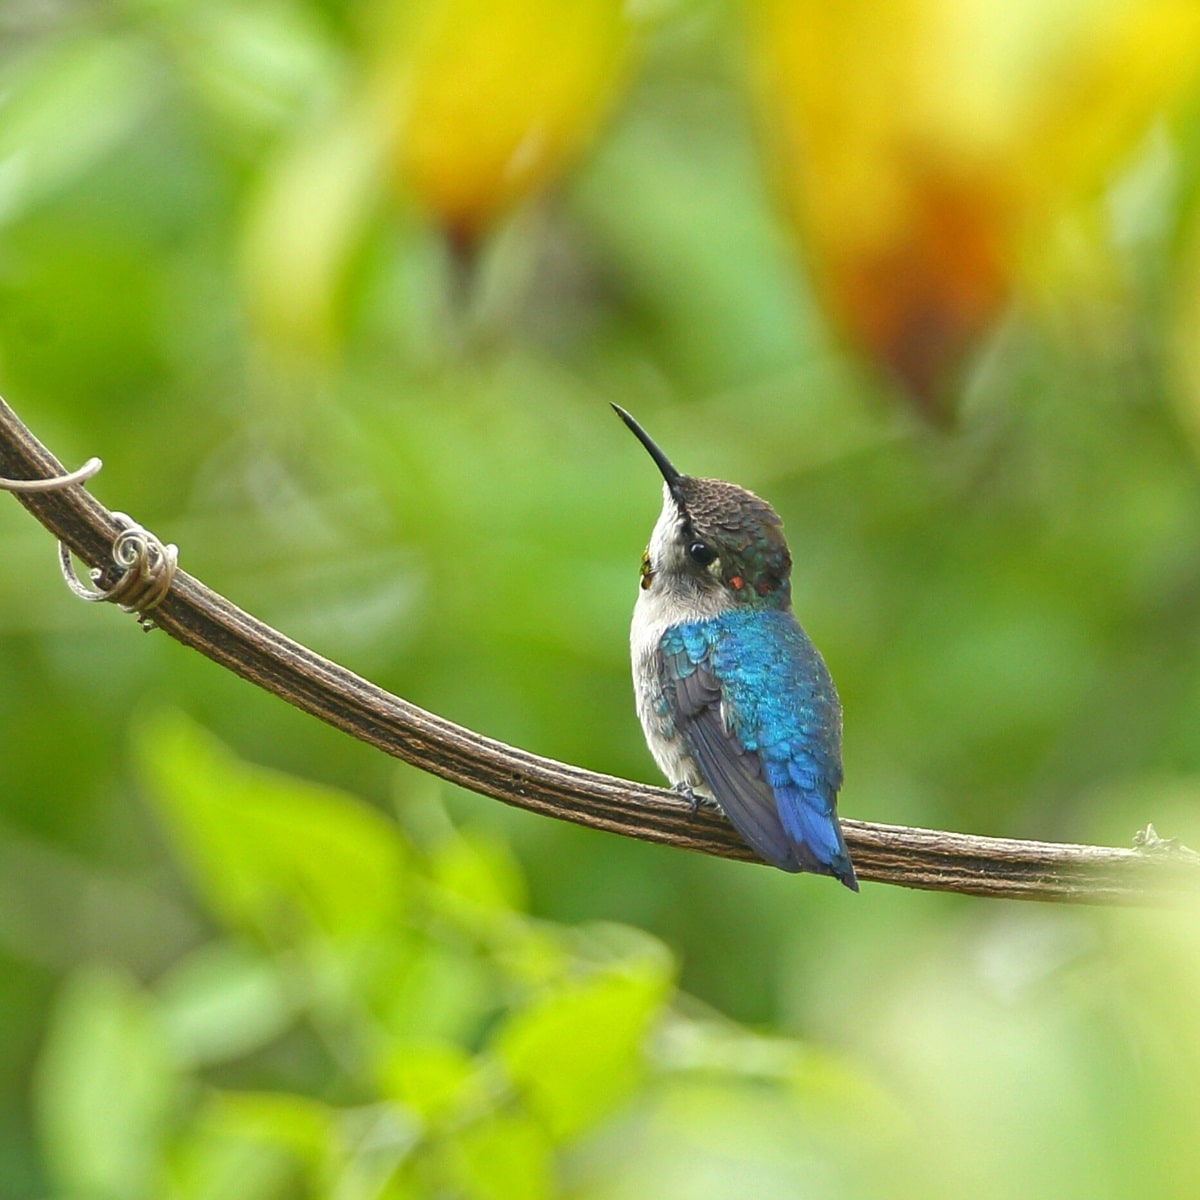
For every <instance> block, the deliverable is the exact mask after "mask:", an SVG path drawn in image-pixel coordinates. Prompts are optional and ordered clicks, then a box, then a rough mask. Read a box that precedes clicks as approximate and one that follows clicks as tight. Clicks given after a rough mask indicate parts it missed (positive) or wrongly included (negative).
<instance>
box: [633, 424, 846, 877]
mask: <svg viewBox="0 0 1200 1200" xmlns="http://www.w3.org/2000/svg"><path fill="white" fill-rule="evenodd" d="M613 408H614V409H615V410H616V413H617V415H618V416H619V417H620V418H621V420H622V421H624V422H625V424H626V425H627V426H629V428H630V430H631V431H632V432H633V434H634V436H635V437H636V438H637V439H638V441H639V442H641V443H642V445H643V446H644V447H645V448H646V450H647V451H648V452H649V454H650V457H651V458H652V459H653V460H654V462H655V464H656V465H657V467H658V469H659V470H660V471H661V472H662V476H663V480H664V482H663V506H662V512H661V513H660V514H659V517H658V521H657V522H656V523H655V526H654V530H653V532H652V533H651V535H650V544H649V546H648V547H647V548H646V552H645V553H644V554H643V555H642V567H641V586H640V589H639V591H638V597H637V603H636V604H635V605H634V609H633V624H632V626H631V628H630V637H629V641H630V650H631V652H632V658H633V686H634V694H635V697H636V701H637V713H638V717H639V719H640V720H641V723H642V730H643V731H644V733H645V735H646V744H647V745H648V746H649V748H650V753H651V754H652V755H653V756H654V759H655V761H656V762H657V763H658V766H659V768H660V769H661V770H662V772H663V774H664V775H666V776H667V778H668V779H669V780H670V781H671V784H672V786H673V787H674V788H675V790H676V791H678V792H680V793H681V794H683V795H684V796H686V797H687V798H688V799H689V800H690V801H691V803H692V810H693V812H694V811H695V809H696V806H697V805H698V804H699V803H700V802H701V801H707V802H710V803H711V802H715V803H716V805H717V806H718V807H719V808H720V810H721V811H722V812H723V813H724V814H725V816H726V817H728V818H729V820H730V821H731V822H732V824H733V826H734V828H735V829H736V830H737V831H738V833H740V834H741V836H742V837H743V838H744V839H745V841H746V842H747V843H748V844H749V845H750V846H751V847H753V849H754V850H755V851H757V852H758V854H759V855H760V856H761V857H762V858H763V859H765V860H766V861H767V862H769V863H771V864H772V865H773V866H776V867H778V868H779V869H780V870H783V871H811V872H814V873H816V874H819V875H833V876H834V877H835V878H837V879H840V880H841V882H842V883H844V884H845V885H846V887H848V888H850V889H851V890H852V891H858V880H857V878H856V877H855V874H854V867H853V865H852V864H851V862H850V854H849V851H847V849H846V841H845V838H844V837H843V836H842V829H841V826H840V825H839V824H838V818H837V794H838V789H839V788H840V787H841V785H842V706H841V702H840V701H839V700H838V694H837V689H836V688H835V687H834V684H833V679H832V678H831V677H830V674H829V670H828V668H827V667H826V666H825V662H824V660H823V659H822V658H821V655H820V652H819V651H818V650H817V648H816V646H814V645H813V643H812V642H811V641H810V640H809V637H808V635H807V634H806V633H805V632H804V630H803V629H802V628H801V627H800V623H799V621H797V620H796V617H795V614H794V613H793V612H792V600H791V582H790V576H791V570H792V558H791V554H790V553H789V552H788V547H787V542H786V541H785V539H784V536H783V522H782V521H781V520H780V519H779V516H778V514H777V513H776V512H775V510H774V509H773V508H772V507H771V506H770V505H769V504H768V503H767V502H766V501H765V500H761V499H759V497H758V496H756V495H754V493H753V492H748V491H747V490H746V489H745V488H741V487H738V486H737V485H736V484H733V483H724V482H722V481H721V480H719V479H698V478H696V477H694V476H691V475H681V474H680V473H679V472H678V471H677V470H676V469H675V468H674V467H673V466H672V465H671V462H670V460H669V459H668V458H667V456H666V455H665V454H664V453H663V452H662V450H660V449H659V448H658V446H657V445H656V444H655V443H654V442H653V441H652V440H651V438H650V436H649V434H647V433H646V431H645V430H644V429H643V428H642V427H641V426H640V425H639V424H638V423H637V421H635V420H634V419H633V417H631V416H630V415H629V413H627V412H626V411H625V410H624V409H623V408H621V407H619V406H618V405H616V404H614V405H613Z"/></svg>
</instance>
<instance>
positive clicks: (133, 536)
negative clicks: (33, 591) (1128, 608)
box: [58, 512, 179, 631]
mask: <svg viewBox="0 0 1200 1200" xmlns="http://www.w3.org/2000/svg"><path fill="white" fill-rule="evenodd" d="M113 516H114V517H115V518H116V520H117V521H118V522H119V523H120V524H121V525H123V526H124V528H123V529H122V530H121V532H120V533H119V534H117V536H116V538H115V539H114V541H113V548H112V559H113V563H114V564H115V566H117V567H118V568H119V569H120V572H121V574H120V576H119V577H118V579H117V581H116V582H115V583H113V584H112V585H111V586H109V587H101V586H99V585H101V584H102V583H103V581H104V579H105V577H106V575H107V574H108V571H107V570H106V569H105V568H103V567H93V568H92V569H91V571H89V572H88V577H89V579H90V580H91V582H92V584H93V585H96V586H95V587H88V586H87V585H86V584H84V583H81V582H80V580H79V576H78V575H76V574H75V568H74V567H73V566H72V564H71V552H70V551H69V550H68V549H67V547H66V546H65V545H64V544H63V543H62V542H59V543H58V561H59V566H60V567H61V568H62V574H63V579H65V580H66V583H67V586H68V587H69V588H70V589H71V591H72V592H74V593H75V595H76V596H78V597H79V598H80V599H81V600H88V601H91V602H93V603H105V602H106V603H109V604H117V605H119V606H120V607H121V609H122V611H124V612H129V613H137V616H138V624H139V625H140V626H141V627H142V628H143V629H145V630H147V631H148V630H151V629H153V628H154V624H155V623H154V619H153V618H152V617H150V616H149V615H148V614H149V613H151V612H153V610H154V609H155V608H157V607H158V605H159V604H160V603H161V602H162V599H163V597H164V596H165V595H166V594H167V592H168V591H169V590H170V588H171V581H172V580H173V579H174V578H175V570H176V567H177V565H178V561H179V548H178V547H177V546H174V545H166V546H164V545H163V544H162V542H160V541H159V540H158V538H157V537H155V536H154V534H152V533H151V532H150V531H149V530H147V529H143V528H142V527H141V526H140V525H139V524H138V523H137V522H136V521H134V520H133V519H132V518H131V517H128V516H126V515H125V513H120V512H114V513H113Z"/></svg>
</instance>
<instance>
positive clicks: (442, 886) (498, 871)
mask: <svg viewBox="0 0 1200 1200" xmlns="http://www.w3.org/2000/svg"><path fill="white" fill-rule="evenodd" d="M430 873H431V874H432V876H433V882H434V884H435V885H436V886H437V888H438V889H439V892H440V895H439V896H438V899H439V900H443V901H447V902H451V903H453V904H455V905H457V906H458V907H460V908H461V910H463V912H465V913H470V914H471V915H473V916H475V917H477V918H481V919H485V920H486V919H489V918H490V919H494V918H495V917H498V916H507V915H508V914H509V913H511V912H514V911H517V912H519V911H521V910H523V909H524V907H525V904H526V896H525V880H524V879H523V878H522V876H521V868H520V867H519V866H518V864H517V862H516V860H515V859H514V858H513V856H512V853H511V852H510V851H509V849H508V847H507V846H505V845H504V844H503V843H502V842H498V841H496V840H494V839H488V838H484V837H482V836H480V835H478V834H470V833H463V834H458V835H456V836H454V837H449V838H447V839H446V840H445V841H444V842H443V843H442V844H441V845H440V846H439V847H438V848H437V851H436V852H435V853H434V854H433V856H432V859H431V862H430Z"/></svg>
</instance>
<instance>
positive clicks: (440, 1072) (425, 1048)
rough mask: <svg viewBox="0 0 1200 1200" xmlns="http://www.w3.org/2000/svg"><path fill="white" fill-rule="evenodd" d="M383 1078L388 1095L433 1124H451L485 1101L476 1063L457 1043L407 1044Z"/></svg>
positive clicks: (396, 1053) (385, 1065) (391, 1056)
mask: <svg viewBox="0 0 1200 1200" xmlns="http://www.w3.org/2000/svg"><path fill="white" fill-rule="evenodd" d="M379 1075H380V1087H381V1089H382V1091H383V1092H384V1094H385V1095H387V1096H389V1097H390V1098H391V1099H393V1100H395V1101H396V1102H397V1103H399V1104H402V1105H404V1107H405V1108H407V1109H408V1110H409V1111H410V1112H413V1113H415V1114H416V1115H417V1116H418V1117H420V1118H421V1120H423V1121H425V1122H427V1123H429V1124H437V1123H439V1122H445V1121H447V1120H450V1119H452V1118H453V1117H454V1116H455V1115H456V1114H457V1113H458V1112H459V1111H460V1110H461V1109H463V1108H464V1107H470V1106H472V1105H476V1104H479V1103H481V1102H482V1101H483V1099H484V1095H483V1090H482V1088H481V1087H480V1086H479V1072H478V1068H477V1066H476V1064H475V1061H474V1059H472V1058H471V1056H470V1055H469V1054H468V1053H467V1052H466V1051H465V1050H463V1049H462V1048H461V1047H460V1046H457V1045H455V1044H454V1043H453V1042H442V1041H421V1042H417V1041H413V1042H404V1043H402V1044H401V1045H399V1046H397V1047H396V1048H395V1049H394V1050H393V1051H392V1052H391V1053H390V1054H389V1055H388V1057H387V1059H386V1061H385V1062H384V1063H383V1065H382V1066H381V1068H380V1072H379Z"/></svg>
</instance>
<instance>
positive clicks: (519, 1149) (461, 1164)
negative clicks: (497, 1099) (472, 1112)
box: [447, 1114, 553, 1200]
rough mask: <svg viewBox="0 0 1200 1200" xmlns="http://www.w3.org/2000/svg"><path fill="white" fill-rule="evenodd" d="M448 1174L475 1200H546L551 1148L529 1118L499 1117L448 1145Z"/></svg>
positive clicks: (474, 1128)
mask: <svg viewBox="0 0 1200 1200" xmlns="http://www.w3.org/2000/svg"><path fill="white" fill-rule="evenodd" d="M447 1159H448V1165H449V1170H450V1174H451V1175H452V1176H453V1177H454V1178H455V1181H456V1183H457V1185H458V1188H460V1189H461V1191H462V1192H463V1193H464V1194H465V1195H466V1196H468V1197H470V1198H471V1200H545V1198H546V1197H548V1196H550V1195H551V1191H552V1183H553V1174H552V1166H553V1147H552V1146H551V1144H550V1140H549V1138H547V1136H546V1133H545V1131H544V1130H543V1129H542V1128H541V1127H540V1126H539V1125H538V1124H537V1122H536V1121H534V1120H532V1119H531V1118H529V1117H527V1116H513V1115H508V1114H505V1115H500V1116H495V1117H492V1118H490V1119H488V1120H486V1121H482V1122H480V1123H479V1124H476V1125H472V1126H470V1127H469V1128H467V1129H465V1130H463V1131H462V1132H461V1133H460V1134H459V1135H458V1137H456V1138H455V1139H454V1141H453V1143H451V1144H450V1145H449V1146H448V1147H447Z"/></svg>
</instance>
